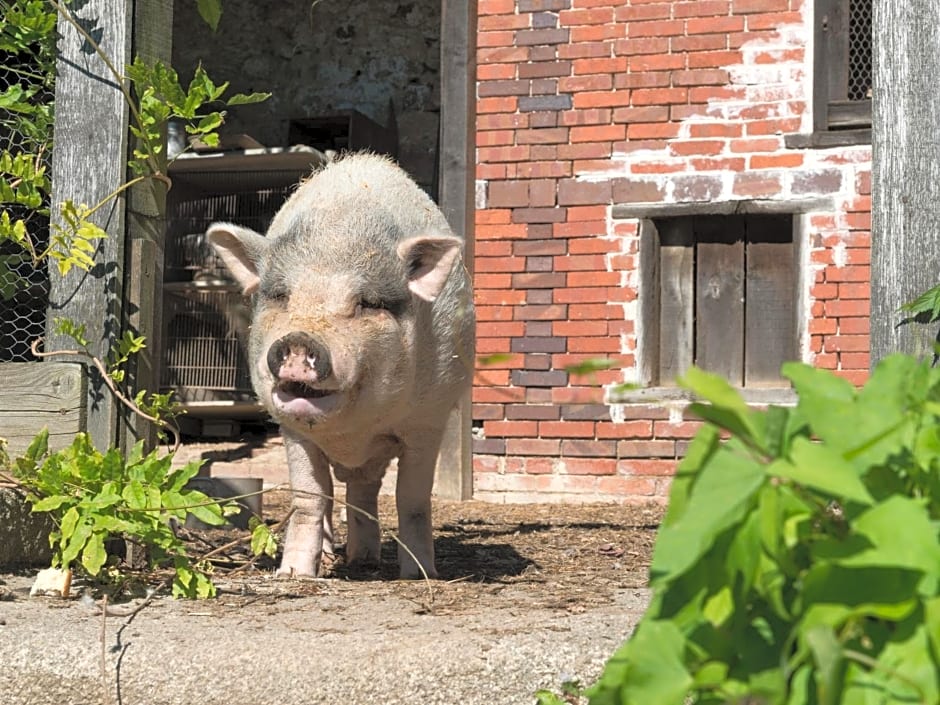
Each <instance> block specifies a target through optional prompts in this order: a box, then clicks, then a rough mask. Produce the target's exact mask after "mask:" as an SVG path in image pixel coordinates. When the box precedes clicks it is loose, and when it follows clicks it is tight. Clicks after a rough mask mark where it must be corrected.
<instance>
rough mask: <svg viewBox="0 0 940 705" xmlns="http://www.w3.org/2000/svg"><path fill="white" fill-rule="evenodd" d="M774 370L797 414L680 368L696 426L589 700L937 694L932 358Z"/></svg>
mask: <svg viewBox="0 0 940 705" xmlns="http://www.w3.org/2000/svg"><path fill="white" fill-rule="evenodd" d="M783 372H784V375H785V376H786V377H787V378H788V379H790V381H791V382H792V384H793V386H794V388H795V390H796V391H797V393H798V397H799V401H798V403H797V405H796V407H795V408H784V407H774V406H772V407H770V408H767V409H766V410H755V409H751V408H749V407H748V406H747V405H746V404H745V403H744V401H743V400H742V399H741V397H740V396H739V395H738V393H737V392H736V391H734V390H733V389H732V388H731V387H730V386H729V385H728V384H727V383H726V382H725V381H724V380H722V379H720V378H718V377H715V376H713V375H709V374H707V373H704V372H701V371H699V370H695V369H693V370H691V371H690V372H689V373H688V375H687V377H686V379H685V384H686V385H687V386H688V388H689V389H691V390H692V391H693V392H694V393H695V394H696V395H697V396H698V397H699V398H700V399H702V400H703V402H699V403H696V404H693V405H692V411H693V412H694V413H696V414H697V415H699V416H700V417H701V418H703V419H704V420H705V421H706V424H705V425H704V426H703V428H702V429H701V431H700V432H699V433H698V434H697V436H696V438H695V440H694V442H693V443H692V445H691V447H690V449H689V452H688V455H687V457H686V458H685V460H684V461H683V462H682V463H681V465H680V467H679V470H678V473H677V475H676V477H675V480H674V483H673V487H672V492H671V496H670V504H669V508H668V511H667V513H666V516H665V519H664V521H663V525H662V527H661V529H660V532H659V536H658V538H657V542H656V547H655V550H654V555H653V562H652V566H651V576H650V583H651V587H652V590H653V598H652V602H651V605H650V608H649V610H648V612H647V613H646V614H645V616H644V618H643V619H642V620H641V622H640V624H639V625H638V627H637V629H636V631H635V633H634V634H633V636H632V638H631V639H630V640H628V641H627V642H626V643H625V644H624V645H623V646H622V647H621V648H620V649H619V650H618V651H617V652H616V653H615V654H614V655H613V656H612V658H611V659H610V661H609V662H608V664H607V666H606V668H605V671H604V673H603V675H602V677H601V678H600V680H599V681H598V682H597V683H596V684H595V685H594V686H592V687H591V688H590V689H589V691H588V695H589V697H590V702H591V703H592V705H612V704H613V703H617V704H622V705H626V704H628V703H629V704H644V705H645V704H647V703H656V704H657V705H669V704H671V703H674V704H675V705H681V704H683V703H715V704H718V703H742V704H743V703H748V704H749V705H760V704H764V703H766V704H768V705H769V704H771V703H772V704H775V705H836V704H846V705H849V704H854V703H880V704H884V705H889V704H893V703H897V704H898V705H900V704H901V703H905V704H909V703H919V704H920V705H935V704H936V703H938V702H940V370H937V369H933V368H931V367H930V366H929V365H926V364H923V363H920V362H918V361H916V360H914V359H912V358H910V357H906V356H900V355H898V356H892V357H889V358H887V359H885V360H884V361H882V362H881V363H880V364H879V365H878V366H877V368H876V369H875V370H874V371H873V374H872V375H871V378H870V379H869V381H868V383H867V384H866V385H865V386H864V388H862V389H861V390H857V389H855V388H854V387H853V386H852V385H851V384H849V383H848V382H846V381H844V380H842V379H840V378H838V377H836V376H835V375H833V374H831V373H828V372H826V371H822V370H815V369H813V368H811V367H809V366H806V365H802V364H795V363H794V364H787V365H785V366H784V369H783ZM723 438H726V440H724V439H723Z"/></svg>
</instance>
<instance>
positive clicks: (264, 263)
mask: <svg viewBox="0 0 940 705" xmlns="http://www.w3.org/2000/svg"><path fill="white" fill-rule="evenodd" d="M207 237H208V240H209V242H210V243H211V244H212V246H213V247H214V248H215V250H216V251H217V252H218V254H219V255H220V256H221V258H222V260H223V261H224V262H225V264H226V266H227V267H228V269H229V270H230V271H231V273H232V275H233V276H234V277H235V279H236V280H237V282H238V283H239V284H240V285H241V287H242V289H243V290H244V292H245V293H246V294H251V296H252V324H251V333H250V336H249V360H250V363H251V376H252V381H253V384H254V389H255V392H256V393H257V394H258V397H259V399H260V400H261V402H262V403H263V404H264V406H265V407H266V408H267V410H268V411H269V412H270V414H271V416H272V417H273V418H274V419H275V420H276V421H277V422H278V423H279V424H280V426H281V432H282V434H283V437H284V442H285V446H286V449H287V458H288V465H289V468H290V482H291V487H292V489H293V490H294V491H295V493H294V500H293V508H294V511H293V514H292V515H291V519H290V523H289V526H288V529H287V536H286V539H285V544H284V555H283V559H282V561H281V564H280V568H279V569H278V574H280V575H285V576H290V575H295V576H313V575H316V574H317V572H318V570H319V568H320V564H321V558H322V556H323V554H324V553H325V554H332V552H333V530H332V519H331V516H332V501H331V500H329V499H327V496H332V494H333V478H332V475H331V472H330V468H331V466H332V469H333V473H334V474H335V475H336V479H337V480H339V481H341V482H345V483H346V498H347V501H348V502H349V503H350V504H351V505H354V506H356V507H360V508H361V509H363V510H365V511H367V512H369V513H370V514H372V515H375V514H376V505H377V496H378V492H379V487H380V484H381V480H382V476H383V475H384V473H385V469H386V466H387V465H388V463H389V462H390V461H391V460H392V459H393V458H396V457H397V458H398V484H397V488H396V505H397V509H398V520H399V536H400V538H401V540H402V541H403V542H404V543H405V544H406V545H407V546H408V547H409V548H410V549H411V551H412V552H413V553H414V555H415V557H416V558H417V560H418V562H420V564H421V567H422V568H423V569H424V570H425V571H426V572H427V573H428V575H430V576H434V575H435V569H434V545H433V542H432V537H431V486H432V484H433V481H434V466H435V461H436V458H437V452H438V449H439V447H440V444H441V438H442V435H443V433H444V427H445V425H446V422H447V419H448V416H449V412H450V410H451V408H452V407H453V406H454V405H455V403H456V402H457V400H458V398H459V397H460V396H461V394H462V393H463V392H464V391H465V390H466V389H467V387H468V385H469V384H470V379H471V376H472V371H473V355H474V352H473V335H474V313H473V302H472V293H471V287H470V281H469V277H468V275H467V271H466V268H465V267H464V264H463V260H462V249H463V241H462V240H461V239H460V238H458V237H457V236H455V235H454V233H453V232H452V231H451V229H450V227H449V226H448V225H447V222H446V220H445V219H444V216H443V214H442V213H441V212H440V210H439V209H438V208H437V206H436V205H435V204H434V203H433V202H432V201H431V199H430V198H429V197H428V196H427V195H426V194H425V193H424V192H423V191H422V190H421V189H420V188H419V187H418V186H417V185H416V184H415V183H414V182H413V181H412V180H411V179H410V178H409V177H408V176H407V175H406V174H405V172H403V171H402V170H401V169H399V168H398V167H397V166H395V165H394V164H393V163H392V162H391V161H389V160H387V159H385V158H384V157H379V156H376V155H372V154H365V153H358V154H353V155H349V156H346V157H343V158H340V159H339V160H336V161H333V162H331V163H329V164H327V165H326V166H325V167H323V168H322V169H320V170H319V171H317V172H315V173H314V174H313V175H312V176H311V177H310V178H309V179H307V180H306V181H304V182H303V183H302V184H301V185H300V187H299V188H298V189H297V191H296V192H295V193H294V194H293V195H292V196H291V198H290V199H289V200H288V201H287V202H286V203H285V204H284V206H283V207H282V208H281V210H280V211H279V212H278V213H277V215H276V216H275V218H274V220H273V221H272V223H271V227H270V228H269V229H268V233H267V236H262V235H259V234H258V233H256V232H254V231H251V230H248V229H246V228H242V227H239V226H237V225H233V224H230V223H214V224H213V225H212V226H211V227H210V228H209V230H208V232H207ZM347 517H348V521H349V536H348V542H347V545H346V558H347V561H349V562H351V563H359V564H375V563H377V562H378V560H379V547H380V539H381V537H380V533H379V527H378V525H377V524H376V523H375V522H373V521H371V520H369V519H367V518H365V517H364V516H363V515H361V514H359V513H358V512H356V511H354V510H352V509H350V510H349V511H348V512H347ZM398 557H399V564H400V567H401V575H402V577H407V578H415V577H420V576H421V570H420V569H419V567H418V565H417V564H416V562H415V559H414V558H412V557H411V556H410V555H409V554H408V553H407V552H405V551H404V550H402V549H401V548H399V551H398Z"/></svg>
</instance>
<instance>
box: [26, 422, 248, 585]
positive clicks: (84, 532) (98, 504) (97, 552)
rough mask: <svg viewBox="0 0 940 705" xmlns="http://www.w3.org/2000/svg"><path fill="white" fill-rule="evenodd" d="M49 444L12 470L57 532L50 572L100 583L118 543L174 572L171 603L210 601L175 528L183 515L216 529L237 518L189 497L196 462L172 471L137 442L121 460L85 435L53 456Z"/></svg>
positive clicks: (43, 441) (193, 494)
mask: <svg viewBox="0 0 940 705" xmlns="http://www.w3.org/2000/svg"><path fill="white" fill-rule="evenodd" d="M47 441H48V432H43V433H41V434H39V435H38V436H37V437H36V439H35V440H34V441H33V442H32V444H30V447H29V449H28V450H27V451H26V453H25V454H24V455H23V457H20V458H17V459H16V460H15V461H14V462H13V464H12V468H11V469H12V473H13V476H14V477H15V478H16V479H17V481H18V482H19V483H20V484H21V485H22V486H23V487H25V488H26V489H27V490H28V491H29V495H28V497H27V498H28V499H29V501H30V502H32V504H33V511H34V512H48V513H50V515H51V516H52V517H53V518H54V521H55V523H56V525H57V527H58V528H57V530H56V531H54V532H53V533H52V534H51V535H50V536H49V543H50V545H51V546H52V548H53V557H52V565H53V566H54V567H62V568H69V567H72V565H73V564H75V563H76V562H78V564H80V565H81V567H82V568H83V569H84V571H85V572H86V573H87V574H88V575H90V576H92V577H97V576H99V575H100V574H101V573H102V570H103V569H104V568H105V564H106V561H107V557H108V553H107V550H106V544H107V543H108V542H109V541H110V540H112V539H118V538H119V539H124V540H127V541H132V542H134V543H137V544H139V545H141V546H146V547H147V549H148V551H147V554H148V560H149V562H150V565H151V567H153V568H157V567H163V566H169V567H172V568H173V571H174V575H173V595H174V596H178V597H211V596H212V595H214V594H215V587H214V586H213V584H212V581H211V579H210V577H209V572H208V570H209V568H208V565H200V564H196V565H193V564H192V561H191V560H190V558H189V556H188V554H187V551H186V546H185V544H184V543H183V541H181V540H180V539H179V538H178V537H177V535H176V533H175V532H174V530H173V522H177V523H178V524H182V523H183V522H185V521H186V515H187V514H192V515H193V516H195V517H196V518H198V519H199V520H201V521H203V522H205V523H206V524H209V525H211V526H218V525H221V524H224V523H225V515H226V514H227V513H230V512H231V511H238V508H237V507H234V506H232V507H231V508H230V507H229V506H226V507H225V508H223V507H221V506H220V505H219V504H218V503H217V502H215V501H212V500H210V499H209V498H208V497H207V496H206V495H205V494H203V493H202V492H198V491H196V490H192V489H187V487H186V483H187V482H189V481H190V480H191V479H192V478H193V477H194V476H195V475H196V473H198V472H199V465H200V462H198V461H197V462H191V463H188V464H187V465H185V466H183V467H179V468H172V467H171V462H172V456H169V455H164V456H163V457H160V456H158V454H157V452H156V451H154V452H152V453H150V454H147V455H144V452H143V443H142V442H141V443H138V444H137V445H135V446H134V448H133V449H132V450H131V452H130V453H129V454H128V455H127V457H126V458H125V457H124V456H123V455H122V454H121V453H120V452H119V451H118V450H117V449H114V448H112V449H110V450H109V451H108V452H106V453H100V452H98V451H97V450H95V448H94V447H93V446H92V445H91V442H90V440H89V439H88V436H87V435H86V434H79V435H78V436H76V437H75V440H74V441H73V442H72V445H71V446H69V447H68V448H65V449H63V450H60V451H58V452H54V453H52V452H49V449H48V445H47Z"/></svg>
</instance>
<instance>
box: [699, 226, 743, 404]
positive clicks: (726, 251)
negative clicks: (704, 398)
mask: <svg viewBox="0 0 940 705" xmlns="http://www.w3.org/2000/svg"><path fill="white" fill-rule="evenodd" d="M694 228H695V238H696V255H695V269H696V274H695V364H696V365H698V366H699V367H701V368H703V369H705V370H708V371H709V372H714V373H715V374H719V375H722V376H723V377H725V378H726V379H727V380H728V381H729V382H731V384H734V385H738V386H740V385H741V384H742V383H743V381H744V379H743V371H744V217H743V216H727V217H722V216H706V217H702V218H695V225H694Z"/></svg>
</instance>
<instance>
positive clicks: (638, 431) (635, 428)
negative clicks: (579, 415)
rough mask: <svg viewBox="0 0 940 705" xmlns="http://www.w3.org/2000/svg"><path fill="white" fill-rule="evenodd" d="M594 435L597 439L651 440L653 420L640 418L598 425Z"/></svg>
mask: <svg viewBox="0 0 940 705" xmlns="http://www.w3.org/2000/svg"><path fill="white" fill-rule="evenodd" d="M596 433H597V437H598V438H651V437H652V435H653V420H651V419H649V418H643V417H642V416H641V417H640V418H638V419H631V420H629V421H622V422H617V423H614V422H611V423H598V424H597V429H596Z"/></svg>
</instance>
